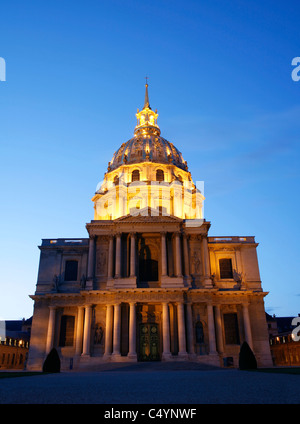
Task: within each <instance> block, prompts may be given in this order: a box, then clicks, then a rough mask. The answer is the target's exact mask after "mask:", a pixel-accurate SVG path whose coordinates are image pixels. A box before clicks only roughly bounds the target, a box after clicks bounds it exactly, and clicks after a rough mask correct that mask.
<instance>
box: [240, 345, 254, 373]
mask: <svg viewBox="0 0 300 424" xmlns="http://www.w3.org/2000/svg"><path fill="white" fill-rule="evenodd" d="M239 369H240V370H255V369H257V362H256V358H255V356H254V353H253V352H252V350H251V348H250V346H249V345H248V343H247V342H244V343H243V344H242V346H241V349H240V355H239Z"/></svg>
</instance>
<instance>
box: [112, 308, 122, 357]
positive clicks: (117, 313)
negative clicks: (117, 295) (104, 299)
mask: <svg viewBox="0 0 300 424" xmlns="http://www.w3.org/2000/svg"><path fill="white" fill-rule="evenodd" d="M120 344H121V304H120V303H117V304H115V305H114V337H113V353H112V355H121V352H120Z"/></svg>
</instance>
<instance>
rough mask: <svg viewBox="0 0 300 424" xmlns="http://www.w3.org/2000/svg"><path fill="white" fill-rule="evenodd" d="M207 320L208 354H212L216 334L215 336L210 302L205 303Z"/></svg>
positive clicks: (214, 352) (213, 352) (214, 349)
mask: <svg viewBox="0 0 300 424" xmlns="http://www.w3.org/2000/svg"><path fill="white" fill-rule="evenodd" d="M207 322H208V339H209V354H210V355H214V354H216V353H217V351H216V336H215V323H214V312H213V306H212V304H210V303H208V304H207Z"/></svg>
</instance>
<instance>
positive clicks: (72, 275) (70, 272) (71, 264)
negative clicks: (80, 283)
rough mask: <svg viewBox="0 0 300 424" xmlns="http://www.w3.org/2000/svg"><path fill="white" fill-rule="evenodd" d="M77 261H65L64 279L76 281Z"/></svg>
mask: <svg viewBox="0 0 300 424" xmlns="http://www.w3.org/2000/svg"><path fill="white" fill-rule="evenodd" d="M77 272H78V261H66V267H65V281H77Z"/></svg>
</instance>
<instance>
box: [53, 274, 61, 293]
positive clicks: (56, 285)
mask: <svg viewBox="0 0 300 424" xmlns="http://www.w3.org/2000/svg"><path fill="white" fill-rule="evenodd" d="M58 288H59V278H58V276H57V275H56V274H55V275H54V277H53V282H52V286H51V290H52V291H57V292H58Z"/></svg>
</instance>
